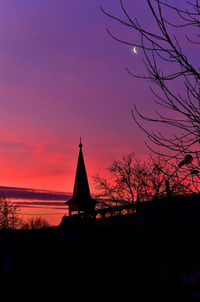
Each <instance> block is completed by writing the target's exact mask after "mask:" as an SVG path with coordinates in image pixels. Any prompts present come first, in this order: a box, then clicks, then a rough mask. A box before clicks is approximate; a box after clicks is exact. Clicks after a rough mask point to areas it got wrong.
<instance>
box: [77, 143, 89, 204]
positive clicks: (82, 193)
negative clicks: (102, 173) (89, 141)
mask: <svg viewBox="0 0 200 302" xmlns="http://www.w3.org/2000/svg"><path fill="white" fill-rule="evenodd" d="M82 147H83V145H82V143H81V138H80V144H79V148H80V150H79V156H78V163H77V169H76V177H75V183H74V191H73V198H90V189H89V184H88V179H87V173H86V169H85V163H84V159H83V152H82Z"/></svg>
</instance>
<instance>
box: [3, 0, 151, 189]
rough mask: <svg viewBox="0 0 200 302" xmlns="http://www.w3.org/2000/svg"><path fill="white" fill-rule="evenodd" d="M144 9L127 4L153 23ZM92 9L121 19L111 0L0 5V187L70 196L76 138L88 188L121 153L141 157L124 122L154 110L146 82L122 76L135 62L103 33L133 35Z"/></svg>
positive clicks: (137, 136)
mask: <svg viewBox="0 0 200 302" xmlns="http://www.w3.org/2000/svg"><path fill="white" fill-rule="evenodd" d="M144 2H145V1H139V0H136V1H127V6H128V7H129V9H132V10H134V14H136V15H137V17H138V18H143V19H145V22H147V23H148V22H150V24H151V21H150V18H149V14H148V12H147V7H146V8H145V6H144ZM100 5H103V6H104V8H105V9H107V10H109V11H110V12H113V13H116V14H118V15H119V16H121V12H120V9H119V1H118V0H104V1H96V0H84V1H82V0H34V1H33V0H31V1H27V0H17V1H16V0H0V108H1V110H0V124H1V126H0V165H1V175H0V185H2V186H15V187H28V188H35V189H49V190H56V191H65V192H71V191H72V190H73V182H74V176H75V169H76V164H77V158H78V151H79V149H78V144H79V138H80V136H81V137H82V143H83V153H84V158H85V163H86V168H87V172H88V178H89V183H90V188H91V191H94V185H93V182H92V176H94V175H95V174H96V173H99V174H100V175H103V174H104V171H105V170H106V167H108V166H109V165H110V164H111V163H112V161H113V160H115V159H117V158H119V157H120V156H121V154H122V153H127V152H133V151H134V152H135V153H136V155H137V156H138V157H143V156H146V155H147V154H148V153H149V151H148V149H147V148H146V147H145V144H144V141H145V136H144V134H143V133H142V132H141V130H139V129H138V127H137V126H136V125H135V123H134V122H133V119H132V116H131V109H132V108H133V105H134V104H137V105H138V106H139V108H140V107H141V108H143V109H144V113H147V112H149V113H151V112H153V110H154V109H155V105H154V102H153V97H152V95H151V93H150V91H149V83H147V82H145V81H143V80H136V79H133V78H132V77H130V75H128V73H127V72H126V70H125V67H126V66H129V67H130V69H132V70H137V71H138V70H139V71H140V70H141V68H142V63H141V61H142V56H141V54H140V51H138V54H137V55H136V54H134V53H133V51H132V49H131V48H130V47H129V46H125V45H121V44H119V43H117V42H116V41H114V40H112V39H111V38H110V37H109V36H108V34H107V33H106V27H108V28H110V29H111V30H112V32H113V33H115V34H119V35H124V34H126V35H127V37H131V39H133V40H134V39H136V36H134V32H132V33H131V32H129V31H126V29H124V28H123V27H120V26H119V24H116V23H115V22H113V21H112V20H110V19H109V18H107V17H106V16H105V15H103V14H102V12H101V10H100ZM144 17H145V18H144ZM148 18H149V19H148Z"/></svg>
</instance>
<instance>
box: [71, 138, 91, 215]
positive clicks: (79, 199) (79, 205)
mask: <svg viewBox="0 0 200 302" xmlns="http://www.w3.org/2000/svg"><path fill="white" fill-rule="evenodd" d="M82 147H83V145H82V141H81V138H80V144H79V148H80V149H79V155H78V163H77V168H76V176H75V182H74V190H73V196H72V199H70V200H68V201H67V202H66V204H67V205H68V206H69V214H70V215H71V214H72V212H78V213H80V212H84V213H88V214H89V213H92V212H93V211H94V209H95V204H96V201H95V200H94V199H93V198H91V195H90V189H89V184H88V178H87V173H86V168H85V163H84V158H83V152H82Z"/></svg>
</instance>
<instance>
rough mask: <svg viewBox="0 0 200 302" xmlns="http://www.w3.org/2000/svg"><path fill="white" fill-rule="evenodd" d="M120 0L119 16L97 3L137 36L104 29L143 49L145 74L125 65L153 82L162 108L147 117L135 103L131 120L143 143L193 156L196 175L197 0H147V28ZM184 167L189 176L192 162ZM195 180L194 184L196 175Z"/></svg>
mask: <svg viewBox="0 0 200 302" xmlns="http://www.w3.org/2000/svg"><path fill="white" fill-rule="evenodd" d="M119 2H120V4H121V11H122V16H123V17H118V16H115V15H113V14H112V13H109V12H107V11H105V10H104V8H103V7H101V9H102V11H103V13H104V14H105V15H107V16H108V17H110V18H112V19H113V20H115V21H117V22H119V23H120V24H121V25H123V26H125V27H126V28H127V29H128V30H132V31H134V32H135V33H137V34H139V38H138V35H133V37H135V40H133V41H131V40H128V39H126V38H124V36H123V37H122V38H121V37H117V36H115V35H113V34H112V33H111V31H110V30H109V29H107V32H108V34H109V35H110V36H111V37H112V38H113V39H115V40H116V41H119V42H120V43H123V44H125V45H129V46H132V47H137V48H138V49H140V50H141V52H140V54H141V55H142V54H143V63H144V66H145V68H146V73H144V74H135V72H132V71H131V70H130V68H128V67H127V71H128V73H129V74H130V75H131V76H133V77H134V78H139V79H140V78H141V79H145V80H147V81H150V82H151V83H153V85H154V86H151V87H150V90H151V92H152V93H153V95H154V96H155V97H156V104H157V105H158V106H159V108H160V110H159V111H156V115H155V117H149V116H144V115H143V114H142V113H141V112H140V111H139V110H138V108H137V107H136V105H135V106H134V110H133V111H132V114H133V118H134V120H135V122H136V123H137V124H138V126H139V127H140V128H141V129H142V130H143V131H144V132H145V133H146V134H147V136H148V139H149V142H148V143H147V146H148V147H149V148H150V149H151V150H152V151H153V152H155V153H156V154H161V155H165V159H170V160H174V159H176V160H179V161H181V160H183V158H184V157H185V156H186V154H191V155H192V156H193V159H194V161H193V163H192V170H196V174H195V173H194V174H193V176H194V175H195V176H197V174H198V173H197V169H198V167H199V165H200V151H199V143H200V72H199V63H198V62H197V61H194V59H193V55H192V50H194V48H195V47H196V49H198V48H199V44H200V34H199V27H200V3H199V1H198V0H193V1H192V0H191V1H162V0H146V1H145V2H146V4H147V8H149V11H150V13H151V15H152V20H151V24H150V26H144V25H143V24H142V21H141V20H138V19H137V18H136V16H134V14H135V12H134V11H133V12H131V11H128V10H127V9H126V5H125V4H126V1H123V0H119ZM135 5H137V3H135ZM144 11H145V7H144ZM152 24H153V25H152ZM129 37H130V35H129ZM188 47H189V49H190V50H191V54H190V52H189V51H188ZM138 58H139V57H138ZM166 66H167V68H166ZM172 83H173V85H172ZM161 109H162V110H161ZM143 122H144V123H145V122H153V123H158V124H162V125H165V126H166V127H167V129H169V127H170V132H169V131H168V133H167V134H164V133H163V132H160V129H159V131H150V130H149V129H150V128H149V127H146V126H145V125H144V124H143ZM170 133H171V135H170ZM151 143H153V144H151ZM157 147H158V148H157ZM185 170H187V171H186V174H188V173H189V170H190V171H191V166H189V169H187V166H185ZM180 172H181V171H180ZM183 175H184V173H183ZM192 179H193V180H194V177H193V178H192ZM194 182H195V185H196V187H197V184H198V179H196V180H194Z"/></svg>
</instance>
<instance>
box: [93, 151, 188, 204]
mask: <svg viewBox="0 0 200 302" xmlns="http://www.w3.org/2000/svg"><path fill="white" fill-rule="evenodd" d="M174 168H175V169H174V170H173V169H172V168H171V165H166V162H165V161H163V160H162V158H161V157H158V158H156V159H153V158H152V157H150V158H149V159H147V160H138V159H137V158H135V154H134V153H129V154H126V155H122V158H121V159H120V160H115V161H114V162H113V163H112V164H111V166H110V167H108V172H109V177H108V178H107V179H106V178H102V177H100V176H99V175H96V176H95V177H94V182H95V183H96V189H97V190H99V191H100V193H99V194H97V196H96V197H97V198H98V199H101V202H102V205H103V206H105V205H106V204H107V205H109V204H112V205H121V204H130V203H134V202H140V201H147V200H150V199H155V198H161V197H163V196H165V195H166V182H165V180H166V179H167V180H169V182H170V190H171V193H172V194H178V193H181V194H188V193H191V189H190V185H189V184H188V183H186V181H185V179H184V178H181V177H179V174H178V172H177V168H176V166H174Z"/></svg>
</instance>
